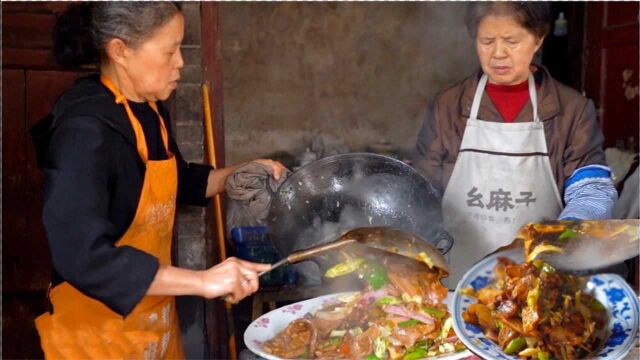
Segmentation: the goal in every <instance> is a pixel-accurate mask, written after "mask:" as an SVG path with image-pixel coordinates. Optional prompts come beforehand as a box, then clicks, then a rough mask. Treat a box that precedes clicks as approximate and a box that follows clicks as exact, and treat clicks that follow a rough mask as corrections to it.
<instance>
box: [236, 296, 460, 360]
mask: <svg viewBox="0 0 640 360" xmlns="http://www.w3.org/2000/svg"><path fill="white" fill-rule="evenodd" d="M351 293H352V292H343V293H337V294H331V295H324V296H319V297H316V298H313V299H309V300H305V301H300V302H297V303H295V304H291V305H287V306H283V307H281V308H278V309H276V310H273V311H270V312H268V313H266V314H264V315H262V316H260V317H259V318H257V319H256V320H255V321H253V322H252V323H251V325H249V327H248V328H247V330H245V332H244V343H245V344H246V345H247V347H248V348H249V350H251V351H252V352H253V353H254V354H256V355H258V356H260V357H262V358H265V359H269V360H281V359H282V358H280V357H277V356H274V355H271V354H269V353H267V352H265V351H264V350H263V348H262V345H263V343H264V342H265V341H267V340H270V339H271V338H273V337H274V336H276V335H277V334H278V333H279V332H281V331H282V330H284V329H285V328H286V327H287V325H289V323H291V322H292V321H294V320H296V319H300V318H302V317H303V316H304V315H305V314H307V313H309V312H313V311H315V310H318V309H320V308H322V307H324V306H327V305H330V304H334V303H337V302H339V300H338V299H337V298H338V297H339V296H341V295H346V294H351ZM451 298H452V294H451V293H449V295H448V296H447V299H446V300H445V302H446V303H447V304H450V301H451ZM449 308H450V306H449ZM471 355H472V354H471V353H470V352H469V351H468V350H465V351H461V352H457V353H452V354H446V355H440V356H437V357H434V358H432V359H438V360H456V359H463V358H466V357H469V356H471Z"/></svg>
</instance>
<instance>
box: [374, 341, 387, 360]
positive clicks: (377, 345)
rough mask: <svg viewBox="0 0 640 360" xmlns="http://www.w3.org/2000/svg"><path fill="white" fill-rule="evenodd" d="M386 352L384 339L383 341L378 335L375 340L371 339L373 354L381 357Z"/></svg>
mask: <svg viewBox="0 0 640 360" xmlns="http://www.w3.org/2000/svg"><path fill="white" fill-rule="evenodd" d="M386 352H387V342H386V341H384V340H383V339H382V338H381V337H378V338H376V339H375V340H373V353H374V354H375V356H377V357H378V358H383V357H385V354H386Z"/></svg>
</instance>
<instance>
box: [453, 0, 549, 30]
mask: <svg viewBox="0 0 640 360" xmlns="http://www.w3.org/2000/svg"><path fill="white" fill-rule="evenodd" d="M490 15H498V16H510V17H512V18H513V19H514V20H515V21H517V22H518V23H519V24H520V25H521V26H522V27H524V28H525V29H527V30H528V31H529V32H531V33H532V34H534V35H535V36H536V37H538V38H539V39H542V38H543V37H545V36H546V35H547V34H548V33H549V30H550V21H551V19H550V17H551V9H550V6H549V3H547V2H540V1H495V2H492V1H481V2H472V3H470V4H469V7H468V8H467V15H466V17H465V23H466V24H467V29H468V30H469V33H470V34H471V36H472V37H473V38H475V37H476V35H477V34H478V26H479V25H480V22H481V21H482V19H484V18H485V17H487V16H490Z"/></svg>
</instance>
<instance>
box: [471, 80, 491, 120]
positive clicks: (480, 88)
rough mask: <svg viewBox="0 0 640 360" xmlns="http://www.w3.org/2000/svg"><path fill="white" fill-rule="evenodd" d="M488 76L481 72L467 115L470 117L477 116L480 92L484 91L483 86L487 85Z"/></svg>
mask: <svg viewBox="0 0 640 360" xmlns="http://www.w3.org/2000/svg"><path fill="white" fill-rule="evenodd" d="M488 79H489V77H488V76H487V74H482V77H481V78H480V81H479V82H478V86H477V87H476V94H475V95H474V96H473V104H472V105H471V114H470V115H469V118H470V119H477V118H478V110H479V109H480V101H481V100H482V93H483V92H484V88H485V86H486V85H487V80H488Z"/></svg>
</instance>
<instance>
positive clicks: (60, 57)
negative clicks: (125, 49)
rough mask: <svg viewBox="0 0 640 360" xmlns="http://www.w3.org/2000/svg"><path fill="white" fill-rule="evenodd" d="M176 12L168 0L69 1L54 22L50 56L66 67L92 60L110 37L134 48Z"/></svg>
mask: <svg viewBox="0 0 640 360" xmlns="http://www.w3.org/2000/svg"><path fill="white" fill-rule="evenodd" d="M180 12H181V9H180V6H179V5H178V4H177V3H174V2H170V1H101V2H91V3H87V2H85V3H79V4H73V5H71V6H69V8H68V9H67V10H66V11H65V12H64V13H63V14H62V15H61V16H60V17H59V18H58V19H57V21H56V24H55V26H54V29H53V56H54V58H55V59H56V61H57V62H58V63H59V64H61V65H63V66H68V67H78V66H81V65H86V64H95V63H97V62H99V61H100V60H101V59H102V57H103V56H104V50H105V47H106V45H107V43H108V42H109V41H110V40H112V39H121V40H122V41H124V42H125V44H127V46H129V47H132V48H135V47H137V46H138V45H140V44H142V43H143V42H145V41H146V40H148V39H149V38H150V37H152V36H153V34H154V33H155V31H156V30H158V29H159V28H160V27H162V26H163V25H164V24H166V23H167V22H169V21H170V20H171V19H172V18H173V17H174V16H175V15H176V14H178V13H180Z"/></svg>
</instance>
